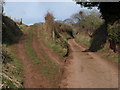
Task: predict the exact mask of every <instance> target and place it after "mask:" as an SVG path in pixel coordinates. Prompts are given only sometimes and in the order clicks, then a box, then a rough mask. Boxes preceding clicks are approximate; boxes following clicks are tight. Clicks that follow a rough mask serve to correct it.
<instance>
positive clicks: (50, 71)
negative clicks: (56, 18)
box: [24, 27, 59, 87]
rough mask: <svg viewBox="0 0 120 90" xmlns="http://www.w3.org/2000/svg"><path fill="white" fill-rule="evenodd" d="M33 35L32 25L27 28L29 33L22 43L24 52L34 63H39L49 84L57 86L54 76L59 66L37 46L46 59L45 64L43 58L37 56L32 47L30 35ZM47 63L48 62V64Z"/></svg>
mask: <svg viewBox="0 0 120 90" xmlns="http://www.w3.org/2000/svg"><path fill="white" fill-rule="evenodd" d="M34 32H35V31H34ZM35 33H36V32H35ZM33 35H34V34H33V30H32V27H31V28H30V29H29V34H28V35H27V36H26V40H25V45H24V46H25V51H26V54H27V56H28V58H29V59H30V60H31V61H32V62H33V63H34V64H37V65H39V66H38V68H39V69H40V70H41V71H42V72H43V74H44V75H45V77H46V78H47V79H48V80H49V81H50V82H51V83H50V84H51V85H52V86H53V87H57V85H56V83H55V82H54V80H55V79H56V76H57V75H58V73H59V67H58V66H57V65H56V64H55V63H54V62H53V61H52V60H51V59H50V58H49V57H48V56H47V55H46V54H45V53H44V51H42V50H41V49H40V48H38V50H39V52H40V53H41V55H42V56H43V57H44V59H45V60H46V62H47V64H46V63H44V62H43V60H42V59H41V58H40V57H39V56H37V53H36V52H35V50H34V49H33V47H32V37H33ZM35 37H37V35H36V34H35ZM36 39H37V38H36ZM48 64H49V66H48Z"/></svg>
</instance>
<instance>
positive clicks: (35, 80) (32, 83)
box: [15, 34, 51, 88]
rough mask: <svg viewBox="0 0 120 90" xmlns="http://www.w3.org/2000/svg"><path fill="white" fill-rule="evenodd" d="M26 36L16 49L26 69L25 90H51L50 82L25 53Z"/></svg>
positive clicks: (24, 72)
mask: <svg viewBox="0 0 120 90" xmlns="http://www.w3.org/2000/svg"><path fill="white" fill-rule="evenodd" d="M25 35H26V34H25ZM25 35H23V36H22V37H21V39H20V41H19V43H18V44H17V45H16V47H15V48H16V50H17V53H18V57H19V59H20V60H21V61H22V63H23V67H24V71H23V74H24V83H23V87H24V88H49V87H51V86H50V84H49V82H48V81H47V80H46V78H45V77H44V75H43V74H42V73H41V71H40V70H39V69H38V67H37V66H36V65H34V64H33V63H32V62H31V61H30V60H29V58H28V57H27V55H26V53H25V50H24V40H25Z"/></svg>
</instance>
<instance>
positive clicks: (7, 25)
mask: <svg viewBox="0 0 120 90" xmlns="http://www.w3.org/2000/svg"><path fill="white" fill-rule="evenodd" d="M2 19H3V21H2V43H3V44H7V45H10V44H13V43H17V42H18V40H19V38H20V37H21V35H22V31H21V30H20V28H19V27H18V25H17V24H16V23H15V22H14V21H13V20H12V19H10V18H9V17H7V16H2Z"/></svg>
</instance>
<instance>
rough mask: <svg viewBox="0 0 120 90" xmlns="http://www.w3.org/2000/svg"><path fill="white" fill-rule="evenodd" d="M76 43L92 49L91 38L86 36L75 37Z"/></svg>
mask: <svg viewBox="0 0 120 90" xmlns="http://www.w3.org/2000/svg"><path fill="white" fill-rule="evenodd" d="M75 40H76V42H78V43H80V44H82V45H84V46H85V47H86V48H89V47H90V38H89V37H88V36H85V35H77V36H76V37H75Z"/></svg>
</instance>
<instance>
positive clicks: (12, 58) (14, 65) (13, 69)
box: [2, 46, 23, 88]
mask: <svg viewBox="0 0 120 90" xmlns="http://www.w3.org/2000/svg"><path fill="white" fill-rule="evenodd" d="M4 48H5V49H6V51H7V52H8V53H7V56H8V57H9V58H6V63H3V74H4V75H6V76H7V77H8V78H6V77H5V76H4V75H3V79H2V81H3V83H4V86H3V87H4V88H5V87H9V88H22V82H23V74H22V71H23V66H22V63H21V61H20V60H19V59H18V58H17V54H16V51H15V49H14V48H12V47H10V46H9V47H4ZM9 78H11V79H9ZM16 81H17V82H18V83H19V84H18V83H16Z"/></svg>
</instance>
